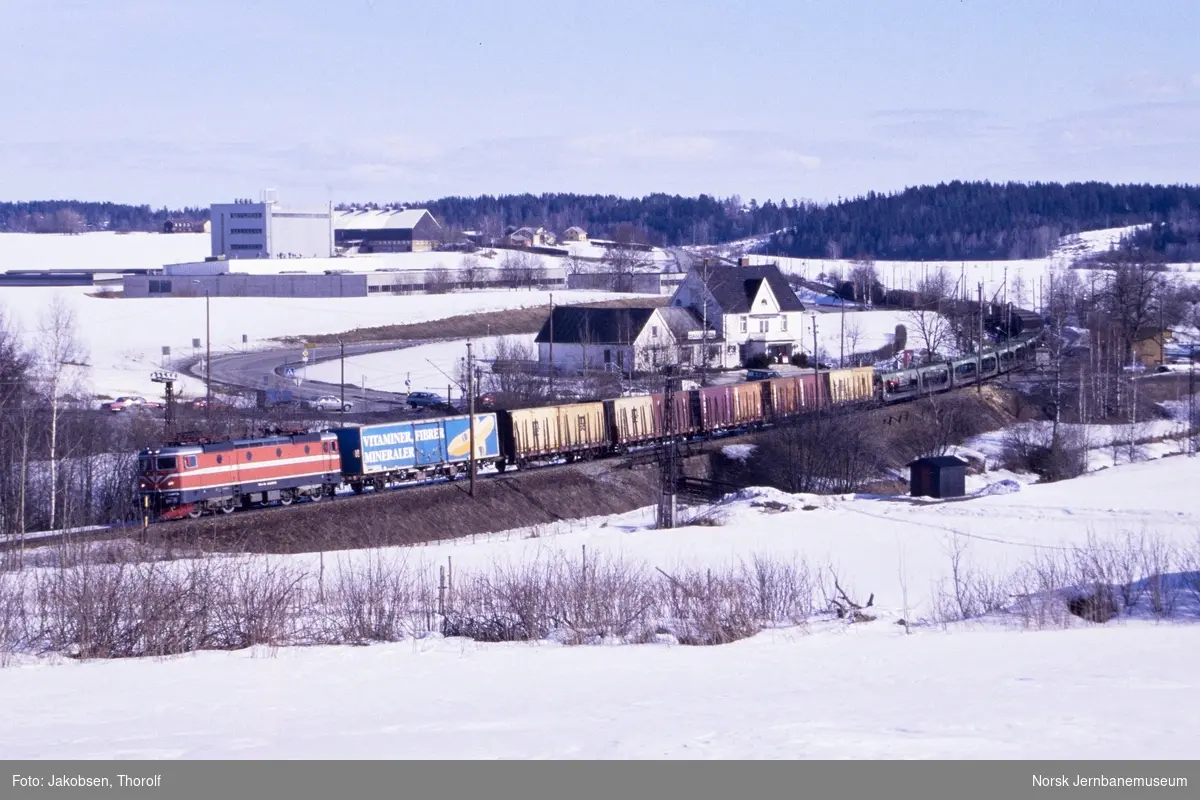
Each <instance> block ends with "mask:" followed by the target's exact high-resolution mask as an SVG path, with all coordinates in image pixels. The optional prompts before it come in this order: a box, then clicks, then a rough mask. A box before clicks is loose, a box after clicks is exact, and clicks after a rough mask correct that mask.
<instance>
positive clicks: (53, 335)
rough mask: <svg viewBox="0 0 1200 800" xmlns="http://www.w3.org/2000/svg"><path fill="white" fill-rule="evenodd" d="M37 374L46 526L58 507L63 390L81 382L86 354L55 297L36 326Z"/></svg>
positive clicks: (70, 318)
mask: <svg viewBox="0 0 1200 800" xmlns="http://www.w3.org/2000/svg"><path fill="white" fill-rule="evenodd" d="M37 352H38V361H37V364H38V373H39V377H40V379H41V384H42V387H43V391H44V392H45V393H46V399H47V401H48V402H49V405H50V434H49V438H50V441H49V464H50V509H49V510H50V527H51V528H53V527H54V523H55V520H56V511H57V508H58V468H59V465H60V463H61V461H60V456H59V446H58V445H59V443H58V429H59V419H60V416H61V413H62V408H63V404H64V402H65V401H66V400H67V399H68V398H67V397H65V395H66V394H67V393H73V392H74V390H77V389H78V387H79V386H80V385H81V375H80V373H79V370H80V369H81V368H84V367H86V364H84V359H85V358H86V354H85V351H84V348H83V345H82V343H81V342H80V341H79V338H78V336H77V334H76V326H75V313H74V312H73V311H72V310H71V309H70V308H69V307H68V306H67V305H66V303H65V302H63V300H62V298H60V297H55V298H54V299H53V300H52V301H51V303H50V306H49V308H47V310H46V312H45V314H43V316H42V319H41V321H40V323H39V325H38V351H37Z"/></svg>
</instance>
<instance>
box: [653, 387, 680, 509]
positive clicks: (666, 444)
mask: <svg viewBox="0 0 1200 800" xmlns="http://www.w3.org/2000/svg"><path fill="white" fill-rule="evenodd" d="M667 369H668V374H667V380H666V387H665V388H664V390H663V411H662V419H663V445H662V448H661V449H660V450H659V481H660V483H661V484H662V495H661V496H660V497H659V500H658V519H657V520H656V522H657V527H659V528H674V527H675V512H676V509H677V498H676V493H677V492H678V489H679V448H678V445H677V444H676V442H675V376H674V375H672V374H671V369H670V367H668V368H667Z"/></svg>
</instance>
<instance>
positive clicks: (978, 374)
mask: <svg viewBox="0 0 1200 800" xmlns="http://www.w3.org/2000/svg"><path fill="white" fill-rule="evenodd" d="M975 365H976V366H975V390H976V393H978V394H983V281H980V282H979V347H977V348H976V349H975Z"/></svg>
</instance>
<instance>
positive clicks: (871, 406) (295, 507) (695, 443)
mask: <svg viewBox="0 0 1200 800" xmlns="http://www.w3.org/2000/svg"><path fill="white" fill-rule="evenodd" d="M1031 369H1032V365H1030V366H1028V367H1025V368H1022V369H1019V370H1013V371H1010V372H1007V373H1002V374H998V375H994V376H991V377H989V378H986V379H985V380H984V383H994V382H997V381H1004V380H1006V378H1010V377H1018V376H1023V374H1024V373H1027V372H1029V371H1030V370H1031ZM971 391H977V386H976V385H975V384H972V385H969V386H962V387H958V388H954V389H950V390H948V391H946V392H942V393H940V394H941V395H959V396H961V395H962V394H963V393H965V392H971ZM919 399H921V398H911V399H906V400H901V401H897V402H893V403H888V404H886V405H885V404H883V403H881V402H878V401H874V402H863V403H857V404H848V405H845V406H841V407H835V408H834V409H823V410H822V411H821V412H819V413H821V414H825V415H828V414H831V413H833V414H838V415H846V414H861V413H865V412H868V411H872V410H878V409H881V408H888V407H894V406H906V405H908V404H910V403H913V402H916V401H918V400H919ZM779 424H780V423H777V422H763V423H759V424H755V425H752V426H747V427H745V428H737V429H731V430H726V431H721V432H718V433H715V434H709V435H706V436H701V437H692V438H690V439H686V440H680V442H679V444H681V445H682V446H683V447H684V452H683V453H681V455H682V456H683V457H685V458H686V457H690V456H694V455H698V454H700V453H702V452H705V451H707V450H708V449H709V448H711V447H715V446H724V445H726V444H728V443H730V441H731V440H736V439H738V438H741V437H744V436H747V435H750V434H754V433H758V432H763V431H769V430H771V429H773V428H775V427H777V426H778V425H779ZM661 448H662V445H661V444H660V443H654V444H647V445H643V446H640V447H634V448H630V449H629V450H627V451H625V452H622V453H619V454H615V455H612V456H604V457H599V458H594V459H585V460H576V461H574V462H568V461H567V460H566V459H562V458H560V459H556V460H554V461H550V462H544V463H540V464H531V465H526V466H524V467H522V468H520V469H515V468H513V467H510V468H509V469H508V470H506V471H505V472H503V473H501V472H498V471H496V470H495V469H493V468H489V469H487V470H483V471H480V472H478V473H477V480H484V481H490V480H493V479H497V478H501V479H510V480H511V479H514V478H519V477H520V476H521V475H524V474H529V473H532V472H539V473H540V472H542V471H543V470H553V469H559V468H568V467H578V466H579V465H580V464H582V463H593V462H598V463H600V464H603V465H611V467H612V468H613V469H620V468H626V469H628V468H636V467H646V466H649V465H651V464H654V463H656V462H657V460H658V453H659V451H660V450H661ZM465 480H468V479H467V478H466V477H465V476H456V477H453V478H447V477H438V478H431V479H427V480H424V481H408V482H404V483H400V484H394V485H389V486H386V487H385V488H384V489H383V490H382V491H376V490H371V491H368V492H365V493H364V494H363V495H359V494H356V493H355V492H354V491H353V490H351V489H349V488H348V487H343V488H340V489H339V491H338V492H337V493H336V494H335V495H334V496H333V497H326V498H323V499H321V500H319V501H317V500H310V499H307V500H303V501H297V502H296V503H293V504H291V505H289V506H286V507H284V506H275V505H272V506H255V507H251V508H246V509H239V510H238V511H237V512H235V513H236V518H237V519H244V520H246V521H247V522H248V523H249V522H250V521H252V520H253V519H255V518H256V517H257V515H259V514H265V513H280V514H282V513H284V512H291V513H292V514H295V515H298V516H300V517H303V516H304V514H305V513H306V511H307V510H308V509H309V508H310V507H312V506H314V505H320V506H323V505H327V504H331V503H339V502H344V501H346V500H348V499H357V498H359V497H360V496H378V495H389V494H391V493H393V492H400V491H404V490H406V489H413V488H417V487H422V486H435V485H439V484H457V485H461V483H462V482H463V481H465ZM709 488H710V489H711V487H709ZM177 522H182V520H166V521H159V522H150V524H146V523H145V522H143V521H142V520H131V521H128V522H122V523H113V524H110V525H97V526H89V527H86V528H74V529H71V530H69V531H42V532H39V533H36V534H28V535H26V537H25V539H24V542H22V541H21V539H20V538H19V537H18V538H10V539H8V540H6V541H2V542H0V553H3V552H12V551H14V550H17V549H19V548H21V547H22V545H23V546H24V547H25V548H26V549H29V548H44V547H53V546H56V545H61V544H65V543H79V542H82V541H105V540H113V539H131V538H138V536H139V535H140V534H141V533H143V532H144V531H147V530H149V529H157V528H159V527H160V526H162V525H164V524H172V523H177Z"/></svg>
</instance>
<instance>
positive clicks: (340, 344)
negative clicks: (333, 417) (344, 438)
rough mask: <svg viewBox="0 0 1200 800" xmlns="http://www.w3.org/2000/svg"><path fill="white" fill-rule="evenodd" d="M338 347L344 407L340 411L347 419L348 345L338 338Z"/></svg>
mask: <svg viewBox="0 0 1200 800" xmlns="http://www.w3.org/2000/svg"><path fill="white" fill-rule="evenodd" d="M338 347H340V348H341V360H342V407H341V409H340V411H341V414H342V416H343V417H345V415H346V343H345V342H343V341H342V340H341V337H339V338H338ZM362 410H363V411H365V410H366V409H362Z"/></svg>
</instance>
